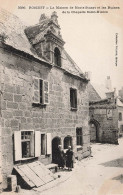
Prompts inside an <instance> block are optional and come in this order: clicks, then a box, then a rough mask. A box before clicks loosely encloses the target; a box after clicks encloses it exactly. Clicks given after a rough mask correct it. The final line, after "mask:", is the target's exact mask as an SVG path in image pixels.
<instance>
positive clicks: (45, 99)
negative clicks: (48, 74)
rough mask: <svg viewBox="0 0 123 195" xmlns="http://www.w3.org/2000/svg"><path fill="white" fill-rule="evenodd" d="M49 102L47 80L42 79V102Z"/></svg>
mask: <svg viewBox="0 0 123 195" xmlns="http://www.w3.org/2000/svg"><path fill="white" fill-rule="evenodd" d="M48 103H49V83H48V81H43V104H48Z"/></svg>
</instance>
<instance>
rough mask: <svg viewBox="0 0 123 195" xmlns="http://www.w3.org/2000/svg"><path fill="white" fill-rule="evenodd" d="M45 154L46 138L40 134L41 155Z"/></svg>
mask: <svg viewBox="0 0 123 195" xmlns="http://www.w3.org/2000/svg"><path fill="white" fill-rule="evenodd" d="M45 154H46V136H45V134H41V155H45Z"/></svg>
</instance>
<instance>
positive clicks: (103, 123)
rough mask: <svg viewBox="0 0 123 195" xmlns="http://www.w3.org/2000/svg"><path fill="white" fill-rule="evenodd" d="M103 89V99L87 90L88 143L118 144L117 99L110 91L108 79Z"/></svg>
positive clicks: (112, 91) (92, 91)
mask: <svg viewBox="0 0 123 195" xmlns="http://www.w3.org/2000/svg"><path fill="white" fill-rule="evenodd" d="M105 89H106V90H105V92H106V93H105V96H106V97H105V99H104V98H103V99H102V98H101V97H100V95H99V94H98V93H97V91H96V92H95V90H92V87H91V90H89V115H90V120H89V127H90V141H91V142H102V143H113V144H118V99H117V97H116V95H115V90H112V89H111V80H110V77H107V82H106V88H105ZM91 94H92V95H91ZM103 97H104V95H103Z"/></svg>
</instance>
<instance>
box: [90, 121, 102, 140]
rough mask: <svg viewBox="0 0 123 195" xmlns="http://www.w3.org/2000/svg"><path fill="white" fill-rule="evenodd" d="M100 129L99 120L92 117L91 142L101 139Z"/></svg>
mask: <svg viewBox="0 0 123 195" xmlns="http://www.w3.org/2000/svg"><path fill="white" fill-rule="evenodd" d="M99 129H100V124H99V122H98V121H97V120H95V119H91V120H90V121H89V130H90V142H99V140H100V135H99Z"/></svg>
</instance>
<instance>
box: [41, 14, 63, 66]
mask: <svg viewBox="0 0 123 195" xmlns="http://www.w3.org/2000/svg"><path fill="white" fill-rule="evenodd" d="M57 18H58V16H57V13H56V12H53V13H52V15H51V19H50V21H49V23H48V26H49V28H48V30H47V33H46V34H45V35H44V37H45V44H46V50H45V55H46V56H47V58H48V59H49V60H50V62H51V63H53V64H54V65H57V66H62V51H63V46H64V43H65V42H64V41H63V39H62V36H61V34H60V26H59V24H58V19H57Z"/></svg>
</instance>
